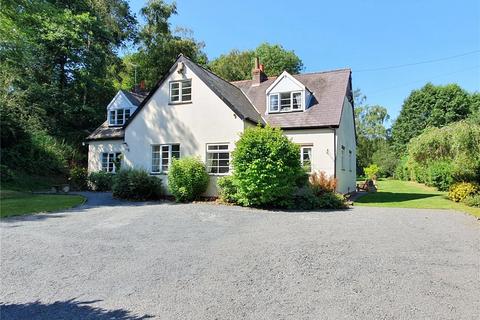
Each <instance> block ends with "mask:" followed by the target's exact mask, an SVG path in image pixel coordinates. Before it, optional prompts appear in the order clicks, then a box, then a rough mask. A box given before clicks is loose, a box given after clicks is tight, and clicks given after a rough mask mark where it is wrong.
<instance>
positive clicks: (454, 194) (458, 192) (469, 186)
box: [448, 182, 480, 202]
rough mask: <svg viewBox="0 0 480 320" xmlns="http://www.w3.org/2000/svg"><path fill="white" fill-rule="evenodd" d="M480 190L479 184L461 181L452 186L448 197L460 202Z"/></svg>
mask: <svg viewBox="0 0 480 320" xmlns="http://www.w3.org/2000/svg"><path fill="white" fill-rule="evenodd" d="M479 190H480V188H479V186H478V184H476V183H471V182H459V183H456V184H454V185H452V186H451V187H450V189H449V190H448V198H449V199H450V200H452V201H455V202H460V201H463V200H464V199H466V198H467V197H469V196H471V195H474V194H476V193H477V192H478V191H479Z"/></svg>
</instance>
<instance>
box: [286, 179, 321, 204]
mask: <svg viewBox="0 0 480 320" xmlns="http://www.w3.org/2000/svg"><path fill="white" fill-rule="evenodd" d="M292 197H293V199H292V204H291V207H290V209H298V210H311V209H316V208H318V207H319V202H318V197H317V196H316V195H315V193H314V191H313V190H312V188H311V187H310V186H308V185H307V186H303V187H301V188H296V190H295V192H294V193H293V196H292Z"/></svg>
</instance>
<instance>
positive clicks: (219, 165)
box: [206, 143, 230, 174]
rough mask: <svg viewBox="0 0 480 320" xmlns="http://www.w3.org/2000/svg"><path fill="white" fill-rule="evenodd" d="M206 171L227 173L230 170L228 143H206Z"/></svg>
mask: <svg viewBox="0 0 480 320" xmlns="http://www.w3.org/2000/svg"><path fill="white" fill-rule="evenodd" d="M206 159H207V172H208V173H210V174H227V173H229V172H230V149H229V145H228V143H222V144H207V157H206Z"/></svg>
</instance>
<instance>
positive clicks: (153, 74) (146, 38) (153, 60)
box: [118, 0, 207, 89]
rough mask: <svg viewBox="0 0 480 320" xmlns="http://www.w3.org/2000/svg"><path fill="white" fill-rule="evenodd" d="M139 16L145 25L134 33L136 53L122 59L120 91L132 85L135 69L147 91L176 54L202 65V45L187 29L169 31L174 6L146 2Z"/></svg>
mask: <svg viewBox="0 0 480 320" xmlns="http://www.w3.org/2000/svg"><path fill="white" fill-rule="evenodd" d="M140 14H141V16H142V18H143V20H144V21H145V24H144V26H143V27H142V28H141V30H140V32H139V34H138V45H139V50H138V52H136V53H133V54H131V55H129V56H127V57H125V58H124V60H123V63H124V64H123V68H124V71H123V72H122V73H121V74H120V76H122V77H121V78H120V79H119V80H118V82H120V83H121V86H122V87H123V88H124V89H127V88H125V86H131V85H132V84H135V80H134V77H135V74H134V68H137V77H138V79H142V80H145V84H146V87H147V89H151V88H152V87H153V86H154V85H155V84H156V83H157V81H158V80H160V78H161V77H162V75H164V74H165V73H166V72H167V71H168V70H169V69H170V67H171V66H172V64H173V63H174V62H175V60H176V59H177V57H178V55H179V54H180V53H183V54H184V55H186V56H187V57H189V58H190V59H192V60H193V61H195V62H197V63H199V64H202V65H206V63H207V56H206V55H205V53H204V52H203V51H202V49H203V47H204V44H203V43H202V42H198V41H196V40H195V39H194V38H193V36H192V32H191V31H190V30H187V29H182V28H177V29H176V30H173V31H172V30H171V27H170V22H169V20H170V19H171V18H172V16H173V15H176V14H177V7H176V4H175V3H171V4H168V3H166V2H165V1H163V0H150V1H148V2H147V4H146V5H145V7H143V8H142V9H141V11H140ZM130 88H131V87H129V88H128V89H130Z"/></svg>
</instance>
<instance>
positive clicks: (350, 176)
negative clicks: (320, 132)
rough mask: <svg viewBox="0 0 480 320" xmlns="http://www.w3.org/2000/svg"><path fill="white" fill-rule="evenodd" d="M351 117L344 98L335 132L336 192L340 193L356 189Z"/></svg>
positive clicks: (353, 125) (353, 130)
mask: <svg viewBox="0 0 480 320" xmlns="http://www.w3.org/2000/svg"><path fill="white" fill-rule="evenodd" d="M353 117H354V116H353V108H352V105H351V103H350V102H349V101H348V99H347V98H345V100H344V103H343V110H342V118H341V120H340V126H339V128H338V129H337V130H336V145H337V148H336V149H337V163H336V170H337V174H336V176H337V191H338V192H341V193H349V192H352V191H355V187H356V176H357V172H356V168H357V167H356V141H355V124H354V121H353V119H354V118H353ZM342 146H344V147H345V158H344V169H342ZM349 151H352V157H351V159H349Z"/></svg>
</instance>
